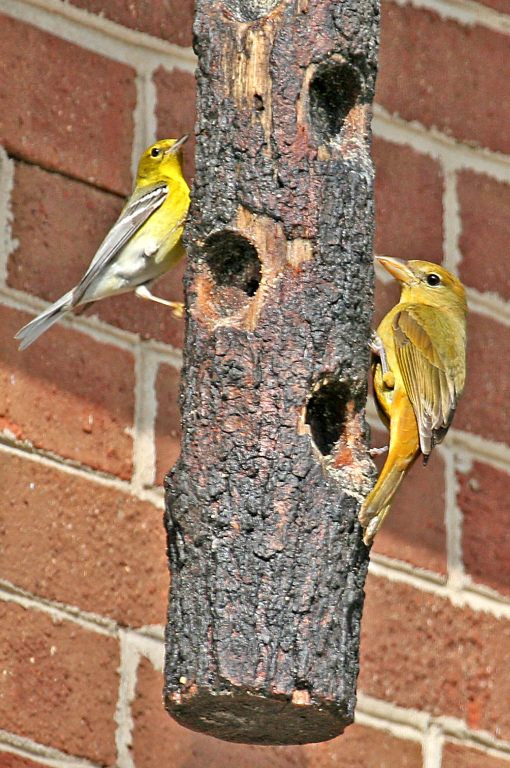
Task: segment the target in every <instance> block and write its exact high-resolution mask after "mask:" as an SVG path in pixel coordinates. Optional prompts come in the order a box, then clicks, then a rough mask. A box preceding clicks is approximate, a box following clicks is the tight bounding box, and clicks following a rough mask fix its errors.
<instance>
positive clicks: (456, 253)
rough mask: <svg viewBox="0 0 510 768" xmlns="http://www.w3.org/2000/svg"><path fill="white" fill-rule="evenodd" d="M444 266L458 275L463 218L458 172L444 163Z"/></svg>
mask: <svg viewBox="0 0 510 768" xmlns="http://www.w3.org/2000/svg"><path fill="white" fill-rule="evenodd" d="M443 179H444V191H443V266H444V267H445V268H446V269H448V270H449V271H450V272H452V274H454V275H456V276H457V277H458V273H459V270H458V267H459V264H460V262H461V261H462V254H461V252H460V248H459V243H460V236H461V234H462V220H461V216H460V205H459V199H458V195H457V172H456V171H455V169H454V168H450V167H449V166H448V165H445V164H444V163H443Z"/></svg>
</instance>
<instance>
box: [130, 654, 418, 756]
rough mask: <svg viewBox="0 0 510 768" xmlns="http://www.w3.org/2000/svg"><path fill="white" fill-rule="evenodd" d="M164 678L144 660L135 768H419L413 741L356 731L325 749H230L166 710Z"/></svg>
mask: <svg viewBox="0 0 510 768" xmlns="http://www.w3.org/2000/svg"><path fill="white" fill-rule="evenodd" d="M162 688H163V676H162V674H161V673H158V672H155V671H154V670H153V668H152V666H151V664H150V663H149V662H148V661H147V660H146V659H142V661H141V663H140V666H139V668H138V686H137V692H136V698H135V700H134V702H133V705H132V715H133V720H134V724H135V725H134V731H133V756H134V761H135V764H136V766H137V768H161V766H163V765H168V766H172V768H330V766H332V765H339V766H342V768H395V766H399V768H421V766H422V758H421V749H420V746H419V745H418V744H416V743H415V742H412V741H404V740H402V739H398V738H395V737H394V736H390V735H389V734H388V733H385V732H384V731H376V730H374V729H372V728H366V727H363V726H359V725H351V726H349V728H348V729H347V730H346V731H345V733H344V734H343V735H342V736H339V737H338V738H337V739H333V740H332V741H328V742H326V743H323V744H309V745H307V746H304V747H254V746H247V745H243V744H229V743H227V742H223V741H219V740H218V739H213V738H211V737H209V736H204V735H203V734H199V733H194V732H193V731H189V730H187V729H186V728H183V727H182V726H180V725H177V723H176V722H175V721H174V720H172V719H171V718H170V717H169V715H167V713H166V712H165V710H164V707H163V700H162V695H161V691H162Z"/></svg>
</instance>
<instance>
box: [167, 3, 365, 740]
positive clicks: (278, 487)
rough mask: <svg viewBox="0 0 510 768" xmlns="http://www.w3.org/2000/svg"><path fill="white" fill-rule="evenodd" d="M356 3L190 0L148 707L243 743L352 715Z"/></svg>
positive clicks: (361, 366) (330, 728) (361, 118)
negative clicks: (181, 207) (156, 666)
mask: <svg viewBox="0 0 510 768" xmlns="http://www.w3.org/2000/svg"><path fill="white" fill-rule="evenodd" d="M378 22H379V8H378V4H377V2H376V0H343V1H342V2H339V1H335V0H283V1H282V2H276V1H275V0H223V2H217V0H198V1H197V10H196V18H195V25H194V34H195V49H196V52H197V54H198V72H197V81H198V114H199V118H198V127H197V151H196V177H195V182H194V187H193V204H192V209H191V214H190V220H189V223H188V226H187V234H186V240H187V248H188V255H189V261H188V267H187V273H186V277H185V285H186V300H187V309H188V315H187V327H186V341H185V349H184V368H183V378H182V393H181V399H180V404H181V409H182V416H183V437H182V455H181V458H180V460H179V461H178V463H177V464H176V466H175V468H174V469H173V471H172V472H171V473H170V475H169V476H168V479H167V512H166V524H167V530H168V541H169V558H170V568H171V575H172V583H171V589H170V604H169V613H168V625H167V633H166V651H167V653H166V668H165V677H166V684H165V702H166V707H167V709H168V712H169V713H170V714H171V715H172V716H173V717H174V718H175V719H176V720H177V721H178V722H180V723H181V724H183V725H185V726H187V727H189V728H191V729H193V730H196V731H202V732H203V733H207V734H210V735H212V736H216V737H218V738H222V739H226V740H230V741H238V742H244V743H252V744H303V743H306V742H317V741H322V740H325V739H330V738H332V737H334V736H336V735H338V734H340V733H342V731H343V730H344V728H345V727H346V726H347V725H348V724H349V723H351V722H352V720H353V715H354V706H355V700H356V699H355V696H356V677H357V673H358V647H359V634H360V620H361V612H362V605H363V584H364V581H365V576H366V571H367V565H368V550H367V548H366V547H365V546H364V544H363V543H362V531H361V528H360V525H359V523H358V520H357V514H358V510H359V507H360V504H361V502H362V500H363V498H364V497H365V496H366V495H367V493H368V492H369V490H370V488H371V487H372V485H373V478H374V469H373V464H372V461H371V459H370V457H369V455H368V451H367V428H366V425H365V420H364V407H365V399H366V388H367V385H366V382H367V369H368V363H369V348H368V340H369V326H370V320H371V314H372V291H373V268H372V239H373V227H374V209H373V167H372V161H371V159H370V137H371V134H370V117H371V102H372V99H373V94H374V84H375V74H376V54H377V39H378Z"/></svg>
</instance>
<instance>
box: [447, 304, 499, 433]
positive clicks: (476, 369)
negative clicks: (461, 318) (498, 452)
mask: <svg viewBox="0 0 510 768" xmlns="http://www.w3.org/2000/svg"><path fill="white" fill-rule="evenodd" d="M508 381H510V328H508V327H507V326H506V325H502V324H501V323H498V322H497V321H496V320H493V319H491V318H489V317H484V316H483V315H479V314H477V313H476V312H470V313H469V314H468V347H467V375H466V386H465V390H464V394H463V395H462V397H461V399H460V403H459V406H458V409H457V413H456V415H455V420H454V422H453V426H454V427H455V428H456V429H465V430H467V431H468V432H474V433H476V434H477V435H481V436H482V437H485V438H487V439H488V440H497V441H498V442H502V443H508V444H510V400H509V398H508V385H507V382H508Z"/></svg>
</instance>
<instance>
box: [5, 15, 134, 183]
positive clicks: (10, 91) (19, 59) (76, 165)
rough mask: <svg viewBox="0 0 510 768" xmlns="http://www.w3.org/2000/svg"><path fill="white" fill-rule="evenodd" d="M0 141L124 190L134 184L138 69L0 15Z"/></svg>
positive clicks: (47, 163)
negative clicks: (0, 74) (134, 127)
mask: <svg viewBox="0 0 510 768" xmlns="http://www.w3.org/2000/svg"><path fill="white" fill-rule="evenodd" d="M0 37H1V38H2V48H1V53H0V64H1V69H2V78H1V79H0V142H1V143H2V144H3V145H4V146H5V147H6V149H7V151H8V152H11V153H13V154H14V155H17V156H21V157H23V158H24V159H26V160H29V161H31V162H34V163H37V164H39V165H43V166H47V167H49V168H53V169H55V170H58V171H61V172H63V173H66V174H68V175H70V176H75V177H77V178H80V179H84V180H85V181H89V182H91V183H93V184H97V185H98V186H100V187H104V188H105V189H109V190H111V191H114V192H118V193H121V194H127V193H128V192H129V191H130V188H131V171H130V166H131V147H132V143H133V110H134V108H135V106H136V87H135V74H136V73H135V71H134V70H133V69H132V68H131V67H128V66H126V65H124V64H119V63H118V62H115V61H112V60H111V59H108V58H106V57H104V56H100V55H98V54H97V53H93V52H91V51H87V50H85V49H84V48H80V46H78V45H74V44H72V43H69V42H67V41H66V40H63V39H62V38H60V37H56V36H55V35H51V34H48V33H47V32H43V31H41V30H39V29H37V28H36V27H33V26H31V25H30V24H24V23H23V22H21V21H18V20H17V19H12V18H10V17H8V16H3V15H0Z"/></svg>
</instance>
